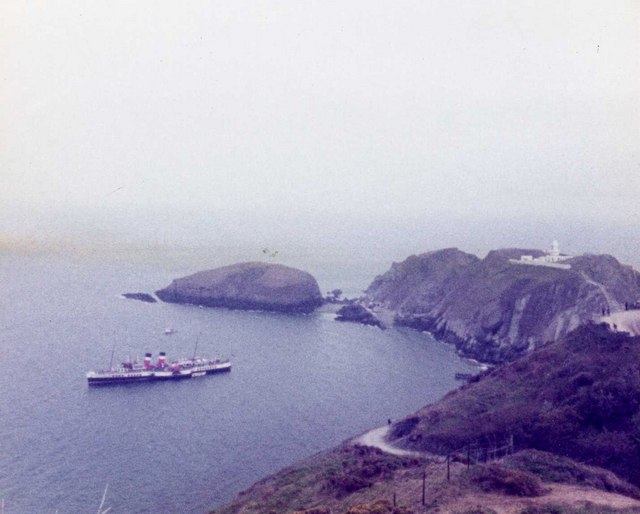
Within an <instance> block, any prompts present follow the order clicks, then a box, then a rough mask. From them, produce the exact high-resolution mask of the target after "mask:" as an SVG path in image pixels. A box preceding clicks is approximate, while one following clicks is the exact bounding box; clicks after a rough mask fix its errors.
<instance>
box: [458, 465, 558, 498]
mask: <svg viewBox="0 0 640 514" xmlns="http://www.w3.org/2000/svg"><path fill="white" fill-rule="evenodd" d="M470 478H471V481H473V482H475V483H477V484H479V485H480V487H481V489H482V490H483V491H485V492H495V491H498V492H502V493H505V494H510V495H513V496H541V495H543V494H544V493H545V491H544V489H543V488H542V482H540V479H539V478H538V477H536V476H535V475H532V474H531V473H527V472H526V471H521V470H518V469H509V468H506V467H503V466H501V465H499V464H488V465H481V466H476V467H474V468H473V469H472V470H471V473H470Z"/></svg>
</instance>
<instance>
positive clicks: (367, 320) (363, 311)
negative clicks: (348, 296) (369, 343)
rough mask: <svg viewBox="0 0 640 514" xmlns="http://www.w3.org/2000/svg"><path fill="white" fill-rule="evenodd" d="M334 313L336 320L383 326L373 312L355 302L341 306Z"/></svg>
mask: <svg viewBox="0 0 640 514" xmlns="http://www.w3.org/2000/svg"><path fill="white" fill-rule="evenodd" d="M336 314H337V316H336V321H351V322H354V323H361V324H363V325H370V326H372V327H378V328H385V327H384V325H383V324H382V322H381V321H380V320H379V319H378V318H377V317H376V315H375V314H373V312H371V311H370V310H369V309H367V308H366V307H364V306H363V305H360V304H357V303H353V304H349V305H345V306H343V307H341V308H340V310H338V312H337V313H336Z"/></svg>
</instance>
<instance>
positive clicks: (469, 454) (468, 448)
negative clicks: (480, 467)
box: [467, 445, 471, 471]
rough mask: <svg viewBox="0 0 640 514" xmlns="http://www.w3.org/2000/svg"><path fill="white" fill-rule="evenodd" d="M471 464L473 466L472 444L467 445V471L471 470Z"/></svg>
mask: <svg viewBox="0 0 640 514" xmlns="http://www.w3.org/2000/svg"><path fill="white" fill-rule="evenodd" d="M470 466H471V446H469V445H467V471H469V467H470Z"/></svg>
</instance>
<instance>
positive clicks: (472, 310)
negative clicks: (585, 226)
mask: <svg viewBox="0 0 640 514" xmlns="http://www.w3.org/2000/svg"><path fill="white" fill-rule="evenodd" d="M541 253H542V252H539V251H537V250H527V249H505V250H495V251H492V252H490V253H489V254H488V255H487V256H486V257H485V258H484V259H479V258H477V257H476V256H473V255H469V254H466V253H464V252H461V251H460V250H457V249H455V248H454V249H451V248H450V249H446V250H439V251H435V252H430V253H426V254H422V255H418V256H411V257H409V258H408V259H406V260H405V261H404V262H402V263H400V264H394V265H393V266H392V267H391V269H390V270H389V271H388V272H387V273H385V274H384V275H382V276H379V277H377V278H376V279H375V280H374V281H373V283H372V284H371V285H370V286H369V288H368V289H367V291H366V297H367V301H370V302H374V303H377V304H380V305H381V306H383V307H384V308H387V309H390V310H393V311H394V312H395V313H396V319H395V322H396V323H397V324H400V325H406V326H409V327H413V328H416V329H419V330H428V331H430V332H432V333H433V334H434V335H435V336H436V337H437V338H439V339H441V340H444V341H447V342H450V343H453V344H455V345H456V347H457V348H458V350H459V351H460V353H462V354H463V355H466V356H470V357H474V358H476V359H478V360H481V361H484V362H490V363H498V362H503V361H508V360H512V359H514V358H516V357H518V356H520V355H522V354H524V353H527V352H528V351H530V350H531V349H533V348H534V347H535V346H536V345H539V344H541V343H544V342H546V341H550V340H556V339H558V338H559V337H561V336H563V335H565V334H567V333H568V332H570V331H571V330H573V329H575V328H576V327H577V326H579V325H580V324H582V323H584V322H585V321H588V320H592V319H596V318H597V317H598V316H600V315H601V310H602V308H603V307H606V308H608V309H610V310H611V311H615V310H622V308H623V307H622V306H623V305H624V303H625V302H627V301H635V299H637V298H640V275H639V274H638V272H636V271H635V270H633V269H632V268H631V267H629V266H624V265H621V264H620V263H619V262H618V261H617V260H616V259H615V258H613V257H611V256H608V255H599V256H596V255H590V256H581V257H574V258H572V259H570V260H568V261H565V262H566V263H568V264H570V265H571V269H570V270H564V269H556V268H551V267H546V266H526V265H519V264H513V263H511V262H509V259H514V258H516V259H517V258H519V257H520V256H521V255H533V256H534V257H537V256H539V255H541Z"/></svg>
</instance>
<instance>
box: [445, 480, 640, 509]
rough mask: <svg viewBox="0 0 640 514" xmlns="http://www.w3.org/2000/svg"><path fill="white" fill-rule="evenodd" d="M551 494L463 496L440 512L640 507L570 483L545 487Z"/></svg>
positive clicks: (619, 498)
mask: <svg viewBox="0 0 640 514" xmlns="http://www.w3.org/2000/svg"><path fill="white" fill-rule="evenodd" d="M545 487H549V488H550V489H551V491H550V492H549V493H548V494H545V495H544V496H540V497H537V498H522V497H516V496H507V495H501V494H486V493H485V494H474V495H473V496H471V495H470V496H463V497H461V498H457V499H456V500H453V501H452V502H450V503H448V504H446V505H442V506H441V508H442V510H441V512H462V511H464V510H465V509H470V508H473V507H475V506H477V505H482V506H483V507H488V508H491V509H493V510H495V511H496V512H497V513H498V514H518V513H520V512H522V510H523V509H526V508H527V507H530V506H533V505H537V506H542V505H554V504H555V505H558V504H560V505H571V506H572V507H584V506H585V504H587V503H592V504H594V505H601V506H603V507H610V508H611V507H612V508H615V509H623V508H629V507H636V508H640V501H638V500H634V499H633V498H629V497H628V496H623V495H621V494H616V493H609V492H606V491H601V490H599V489H590V488H587V487H580V486H577V485H567V484H548V483H547V484H545Z"/></svg>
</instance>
